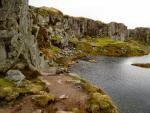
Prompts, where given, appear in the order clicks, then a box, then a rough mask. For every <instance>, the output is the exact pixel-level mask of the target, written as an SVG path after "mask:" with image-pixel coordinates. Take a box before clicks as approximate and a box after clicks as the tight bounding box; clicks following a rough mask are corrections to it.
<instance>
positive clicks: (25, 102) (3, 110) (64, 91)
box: [0, 75, 88, 113]
mask: <svg viewBox="0 0 150 113" xmlns="http://www.w3.org/2000/svg"><path fill="white" fill-rule="evenodd" d="M44 78H45V80H46V82H47V85H48V89H49V90H50V92H51V93H52V94H54V95H55V96H56V98H57V99H56V102H55V103H53V104H52V105H49V106H46V107H44V108H43V107H39V106H37V105H35V103H34V102H33V101H32V96H26V97H24V98H22V99H19V100H17V101H15V102H14V103H10V105H7V106H3V107H2V106H1V107H0V113H55V111H53V108H57V110H64V111H71V110H72V109H75V108H78V109H79V110H80V111H81V113H86V111H85V101H86V100H87V97H88V94H87V93H86V92H85V91H84V90H83V89H82V88H81V87H79V86H77V85H75V84H73V83H68V81H71V80H73V78H72V77H70V76H66V75H55V76H45V77H44ZM35 111H36V112H35ZM37 111H39V112H37ZM40 111H41V112H40Z"/></svg>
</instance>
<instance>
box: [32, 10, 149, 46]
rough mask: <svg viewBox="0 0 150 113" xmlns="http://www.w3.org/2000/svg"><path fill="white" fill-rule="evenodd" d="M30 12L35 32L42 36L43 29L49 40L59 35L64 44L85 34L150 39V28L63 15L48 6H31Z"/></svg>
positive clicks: (144, 40)
mask: <svg viewBox="0 0 150 113" xmlns="http://www.w3.org/2000/svg"><path fill="white" fill-rule="evenodd" d="M30 13H31V14H32V18H33V23H34V26H33V30H34V34H36V35H37V34H38V35H40V36H41V35H42V34H41V33H42V32H41V30H42V31H43V32H44V34H47V35H46V36H45V37H47V39H49V41H48V42H50V40H51V38H52V37H57V38H58V37H59V38H60V39H62V40H61V42H62V43H63V44H64V45H63V46H66V45H68V39H69V38H72V37H77V38H79V39H80V38H82V37H85V36H91V37H97V36H98V37H111V38H112V39H115V40H122V41H125V40H128V39H134V40H140V41H143V42H147V43H148V42H149V40H150V38H149V37H150V35H149V30H150V29H149V28H136V29H134V30H128V29H127V26H125V25H124V24H122V23H116V22H111V23H109V24H106V23H103V22H100V21H94V20H92V19H88V18H83V17H71V16H68V15H63V13H62V12H61V11H59V10H57V9H54V8H47V7H41V8H35V7H30ZM37 29H38V30H37ZM44 29H45V30H44ZM35 31H36V33H35ZM38 31H39V32H38ZM48 37H50V38H48ZM40 40H41V39H40Z"/></svg>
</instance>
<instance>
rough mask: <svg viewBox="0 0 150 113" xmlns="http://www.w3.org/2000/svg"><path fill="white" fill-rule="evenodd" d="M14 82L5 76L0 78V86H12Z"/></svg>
mask: <svg viewBox="0 0 150 113" xmlns="http://www.w3.org/2000/svg"><path fill="white" fill-rule="evenodd" d="M14 85H15V83H14V82H13V81H10V80H8V79H6V78H0V86H1V87H13V86H14Z"/></svg>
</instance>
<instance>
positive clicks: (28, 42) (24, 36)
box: [0, 0, 44, 72]
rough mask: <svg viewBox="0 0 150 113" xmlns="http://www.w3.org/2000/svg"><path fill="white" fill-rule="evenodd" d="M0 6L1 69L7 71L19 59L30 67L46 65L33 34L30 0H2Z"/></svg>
mask: <svg viewBox="0 0 150 113" xmlns="http://www.w3.org/2000/svg"><path fill="white" fill-rule="evenodd" d="M1 3H2V7H0V14H1V17H0V53H1V55H0V71H1V72H6V71H7V70H8V69H9V68H11V67H12V66H13V65H14V64H15V63H16V62H18V61H20V60H21V61H25V62H26V63H27V64H28V65H30V67H34V68H37V69H38V68H40V67H42V66H44V62H42V60H41V59H42V58H41V57H40V55H39V50H38V46H37V40H36V37H34V36H32V34H31V19H30V14H29V13H28V0H15V1H14V0H9V1H8V0H1Z"/></svg>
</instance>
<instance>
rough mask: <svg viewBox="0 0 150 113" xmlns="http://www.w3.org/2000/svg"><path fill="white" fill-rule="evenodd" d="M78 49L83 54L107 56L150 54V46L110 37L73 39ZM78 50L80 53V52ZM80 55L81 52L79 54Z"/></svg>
mask: <svg viewBox="0 0 150 113" xmlns="http://www.w3.org/2000/svg"><path fill="white" fill-rule="evenodd" d="M72 42H73V43H74V44H75V45H76V49H77V51H79V52H80V53H81V54H82V55H85V56H87V55H106V56H141V55H145V54H148V52H149V50H148V49H147V48H148V47H145V46H143V45H141V44H140V43H138V42H135V41H130V42H122V41H117V40H112V39H110V38H90V39H84V38H83V39H81V40H80V41H76V42H75V41H72ZM79 52H78V53H79ZM79 55H80V54H79Z"/></svg>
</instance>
